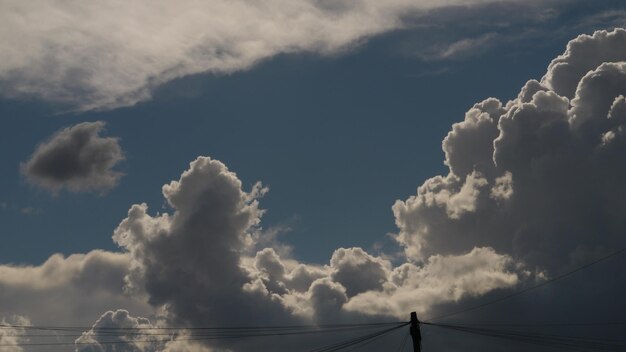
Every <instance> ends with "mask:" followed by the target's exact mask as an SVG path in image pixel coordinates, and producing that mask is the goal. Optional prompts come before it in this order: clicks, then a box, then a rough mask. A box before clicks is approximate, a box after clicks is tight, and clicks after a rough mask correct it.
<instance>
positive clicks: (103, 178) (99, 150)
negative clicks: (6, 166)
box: [21, 121, 124, 193]
mask: <svg viewBox="0 0 626 352" xmlns="http://www.w3.org/2000/svg"><path fill="white" fill-rule="evenodd" d="M104 126H105V123H104V122H102V121H97V122H83V123H79V124H77V125H74V126H71V127H68V128H64V129H62V130H60V131H59V132H57V133H55V134H54V135H53V136H52V137H51V138H50V139H49V140H48V141H46V142H44V143H42V144H40V145H39V146H38V147H37V149H36V150H35V152H34V153H33V155H31V157H30V159H29V160H28V161H26V162H24V163H22V164H21V171H22V174H23V175H24V176H25V177H26V179H27V180H28V181H29V182H30V183H32V184H35V185H37V186H39V187H42V188H45V189H47V190H49V191H51V192H54V193H57V192H59V191H60V190H61V189H63V188H65V189H67V190H69V191H72V192H87V191H96V192H103V191H107V190H109V189H111V188H113V187H115V186H116V185H117V183H118V182H119V180H120V178H121V177H122V176H123V174H122V173H121V172H117V171H114V170H113V167H114V166H115V165H116V164H117V163H119V162H120V161H121V160H123V159H124V154H123V152H122V148H121V147H120V145H119V142H118V139H117V138H113V137H101V136H100V134H101V132H102V131H103V129H104Z"/></svg>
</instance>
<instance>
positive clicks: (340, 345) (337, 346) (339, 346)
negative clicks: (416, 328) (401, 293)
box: [308, 322, 409, 352]
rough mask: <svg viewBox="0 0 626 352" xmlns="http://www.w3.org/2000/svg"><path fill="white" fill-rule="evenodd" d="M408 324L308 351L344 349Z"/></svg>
mask: <svg viewBox="0 0 626 352" xmlns="http://www.w3.org/2000/svg"><path fill="white" fill-rule="evenodd" d="M407 325H409V323H408V322H407V323H399V324H398V325H397V326H394V327H391V328H388V329H384V330H381V331H378V332H374V333H371V334H366V335H363V336H359V337H356V338H352V339H349V340H346V341H341V342H337V343H333V344H330V345H326V346H323V347H319V348H316V349H313V350H309V351H308V352H334V351H340V350H342V349H344V348H348V347H351V346H355V345H358V344H360V343H363V342H366V341H368V340H371V339H376V338H378V337H380V336H383V335H385V334H388V333H390V332H392V331H394V330H396V329H400V328H402V327H404V326H407Z"/></svg>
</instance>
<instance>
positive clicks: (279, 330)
mask: <svg viewBox="0 0 626 352" xmlns="http://www.w3.org/2000/svg"><path fill="white" fill-rule="evenodd" d="M406 324H407V323H369V324H345V325H340V324H335V325H326V326H325V327H326V329H325V330H314V329H313V328H315V327H316V326H314V325H310V326H288V327H287V326H284V327H272V328H276V330H274V331H275V332H272V330H271V329H272V328H268V327H245V328H243V329H242V328H237V330H236V331H234V332H233V331H232V328H231V327H228V328H217V327H211V328H209V329H211V330H215V329H218V330H226V332H225V333H224V332H219V333H215V332H212V331H210V332H208V333H207V332H205V333H197V332H196V333H192V334H191V335H184V336H183V337H177V336H172V338H171V339H168V340H165V339H161V340H159V339H143V340H141V339H131V340H114V341H111V340H107V341H98V342H97V343H98V344H100V345H118V344H134V343H159V342H168V341H201V340H221V339H233V338H237V339H238V338H250V337H267V336H288V335H306V334H318V333H333V332H334V333H336V332H346V331H357V330H363V329H373V328H380V327H381V326H389V325H392V326H393V327H391V328H386V329H384V330H382V331H379V332H375V333H370V334H367V335H363V336H360V337H358V338H357V339H356V340H355V341H351V343H349V344H346V346H341V348H344V347H349V346H353V345H354V344H355V343H360V342H363V341H367V340H368V339H373V338H376V337H378V336H380V335H382V334H385V333H387V332H390V331H393V330H395V329H397V328H399V327H402V326H405V325H406ZM4 327H7V325H4ZM303 327H304V328H305V329H304V330H302V328H303ZM328 327H332V328H328ZM35 328H41V327H35ZM296 328H299V329H301V330H295V331H294V330H293V329H296ZM137 329H138V328H120V329H115V331H109V332H108V333H107V334H105V335H101V336H99V337H118V338H122V337H126V336H127V334H129V332H123V331H124V330H131V331H133V330H137ZM141 329H142V330H144V329H145V330H150V329H151V328H141ZM197 329H199V328H196V330H197ZM259 329H261V331H257V332H254V330H259ZM268 329H270V330H268ZM106 330H110V329H106ZM120 330H121V331H120ZM284 330H287V331H284ZM130 333H131V334H135V335H133V336H154V335H151V334H150V333H143V334H142V333H133V332H130ZM159 335H162V334H159ZM23 336H25V337H26V336H28V337H30V336H29V335H23ZM47 336H50V337H56V335H53V334H50V335H47ZM79 336H81V335H75V336H74V337H79ZM96 336H97V335H96ZM91 344H94V343H93V342H25V343H17V344H0V347H11V346H12V347H16V346H70V345H71V346H74V345H91ZM339 350H340V349H331V350H329V351H339ZM321 351H326V350H321Z"/></svg>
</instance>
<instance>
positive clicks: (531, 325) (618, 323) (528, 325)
mask: <svg viewBox="0 0 626 352" xmlns="http://www.w3.org/2000/svg"><path fill="white" fill-rule="evenodd" d="M423 324H426V325H435V324H433V323H423ZM451 325H455V326H466V327H473V326H505V327H520V328H534V327H537V328H544V327H575V326H582V327H588V326H626V321H613V322H588V323H453V324H451Z"/></svg>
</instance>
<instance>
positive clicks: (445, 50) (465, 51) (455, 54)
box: [419, 33, 498, 60]
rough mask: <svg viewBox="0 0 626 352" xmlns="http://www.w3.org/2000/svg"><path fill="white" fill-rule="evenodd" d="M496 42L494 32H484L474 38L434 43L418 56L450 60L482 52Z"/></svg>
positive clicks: (426, 58) (496, 36)
mask: <svg viewBox="0 0 626 352" xmlns="http://www.w3.org/2000/svg"><path fill="white" fill-rule="evenodd" d="M497 42H498V35H497V34H496V33H485V34H483V35H480V36H477V37H474V38H463V39H460V40H457V41H455V42H452V43H448V44H445V45H441V44H438V45H435V46H433V47H431V48H429V49H428V50H426V51H425V52H423V53H420V55H419V56H420V57H421V58H423V59H425V60H452V59H460V58H464V57H468V56H472V55H476V54H479V53H482V52H484V51H485V50H487V49H489V48H490V47H492V46H493V45H495V44H496V43H497Z"/></svg>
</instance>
